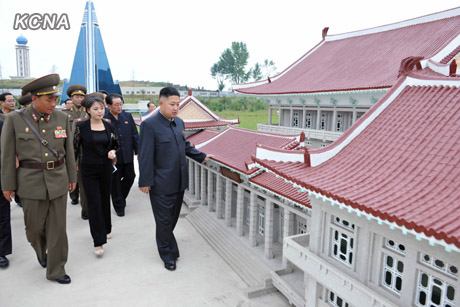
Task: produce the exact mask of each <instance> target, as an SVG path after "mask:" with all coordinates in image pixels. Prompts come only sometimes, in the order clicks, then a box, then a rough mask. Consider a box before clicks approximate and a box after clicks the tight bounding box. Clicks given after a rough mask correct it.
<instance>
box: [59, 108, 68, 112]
mask: <svg viewBox="0 0 460 307" xmlns="http://www.w3.org/2000/svg"><path fill="white" fill-rule="evenodd" d="M61 111H64V112H68V111H70V108H64V109H62V110H61Z"/></svg>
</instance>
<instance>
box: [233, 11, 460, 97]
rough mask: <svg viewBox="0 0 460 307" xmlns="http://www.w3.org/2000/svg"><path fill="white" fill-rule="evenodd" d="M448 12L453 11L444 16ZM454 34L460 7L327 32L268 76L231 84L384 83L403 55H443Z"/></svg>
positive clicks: (307, 87) (393, 76) (308, 87)
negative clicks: (370, 26)
mask: <svg viewBox="0 0 460 307" xmlns="http://www.w3.org/2000/svg"><path fill="white" fill-rule="evenodd" d="M452 15H456V16H453V17H450V18H445V17H443V16H452ZM440 18H444V19H440ZM435 19H438V20H435ZM459 34H460V10H459V9H454V10H450V11H446V12H441V13H437V14H433V15H429V16H424V17H420V18H416V19H413V20H409V21H405V22H401V23H397V24H393V25H388V26H382V27H378V28H373V29H368V30H362V31H358V32H352V33H346V34H340V35H332V36H326V37H325V39H324V40H323V41H321V42H320V43H319V44H318V45H317V46H316V47H314V48H313V49H312V50H311V51H309V52H308V53H307V54H305V55H304V56H303V57H302V58H300V59H299V60H298V61H296V62H295V63H294V64H292V65H291V66H289V67H288V68H287V69H286V70H284V71H283V72H282V73H280V74H279V75H277V76H274V77H271V79H270V81H262V82H254V83H252V84H251V83H248V84H240V85H234V90H235V91H237V92H240V93H246V94H254V95H276V94H300V93H316V92H334V91H349V90H366V89H380V88H389V87H391V86H392V85H394V84H395V82H396V80H397V78H398V74H397V71H398V68H399V66H400V64H401V61H402V60H403V59H404V58H406V57H409V56H422V57H424V58H425V59H428V58H431V57H433V56H434V55H436V54H437V53H438V52H440V51H441V50H444V49H449V50H448V51H447V52H446V55H447V54H448V53H449V52H453V50H454V49H455V48H456V47H457V46H458V44H456V45H455V46H448V47H446V46H447V44H448V43H449V42H451V41H452V40H453V39H454V38H456V37H457V36H458V35H459ZM454 53H455V52H454ZM457 54H458V52H457ZM451 58H452V55H451V57H450V59H451ZM440 60H441V59H439V60H438V61H440Z"/></svg>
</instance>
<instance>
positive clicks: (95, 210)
mask: <svg viewBox="0 0 460 307" xmlns="http://www.w3.org/2000/svg"><path fill="white" fill-rule="evenodd" d="M112 169H113V168H112V162H111V161H109V162H108V163H102V164H96V165H93V164H82V167H81V176H82V181H83V187H84V189H85V193H86V195H87V196H88V198H87V200H88V219H89V229H90V232H91V236H92V237H93V241H94V246H95V247H96V246H102V245H103V244H105V243H107V234H109V233H111V232H112V219H111V216H110V188H111V183H112Z"/></svg>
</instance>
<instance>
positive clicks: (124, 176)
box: [111, 162, 136, 212]
mask: <svg viewBox="0 0 460 307" xmlns="http://www.w3.org/2000/svg"><path fill="white" fill-rule="evenodd" d="M116 167H117V171H116V172H115V173H113V178H112V192H111V194H112V203H113V208H114V209H115V211H116V212H124V211H125V207H126V198H127V197H128V194H129V191H130V190H131V187H132V186H133V183H134V178H136V173H135V172H134V162H131V163H121V164H118V163H117V165H116Z"/></svg>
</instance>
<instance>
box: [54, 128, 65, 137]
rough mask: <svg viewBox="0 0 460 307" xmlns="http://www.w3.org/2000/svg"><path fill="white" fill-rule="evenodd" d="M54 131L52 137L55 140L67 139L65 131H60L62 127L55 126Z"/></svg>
mask: <svg viewBox="0 0 460 307" xmlns="http://www.w3.org/2000/svg"><path fill="white" fill-rule="evenodd" d="M56 129H57V130H54V137H55V138H56V139H63V138H66V137H67V133H66V131H65V129H62V127H60V126H57V127H56Z"/></svg>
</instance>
